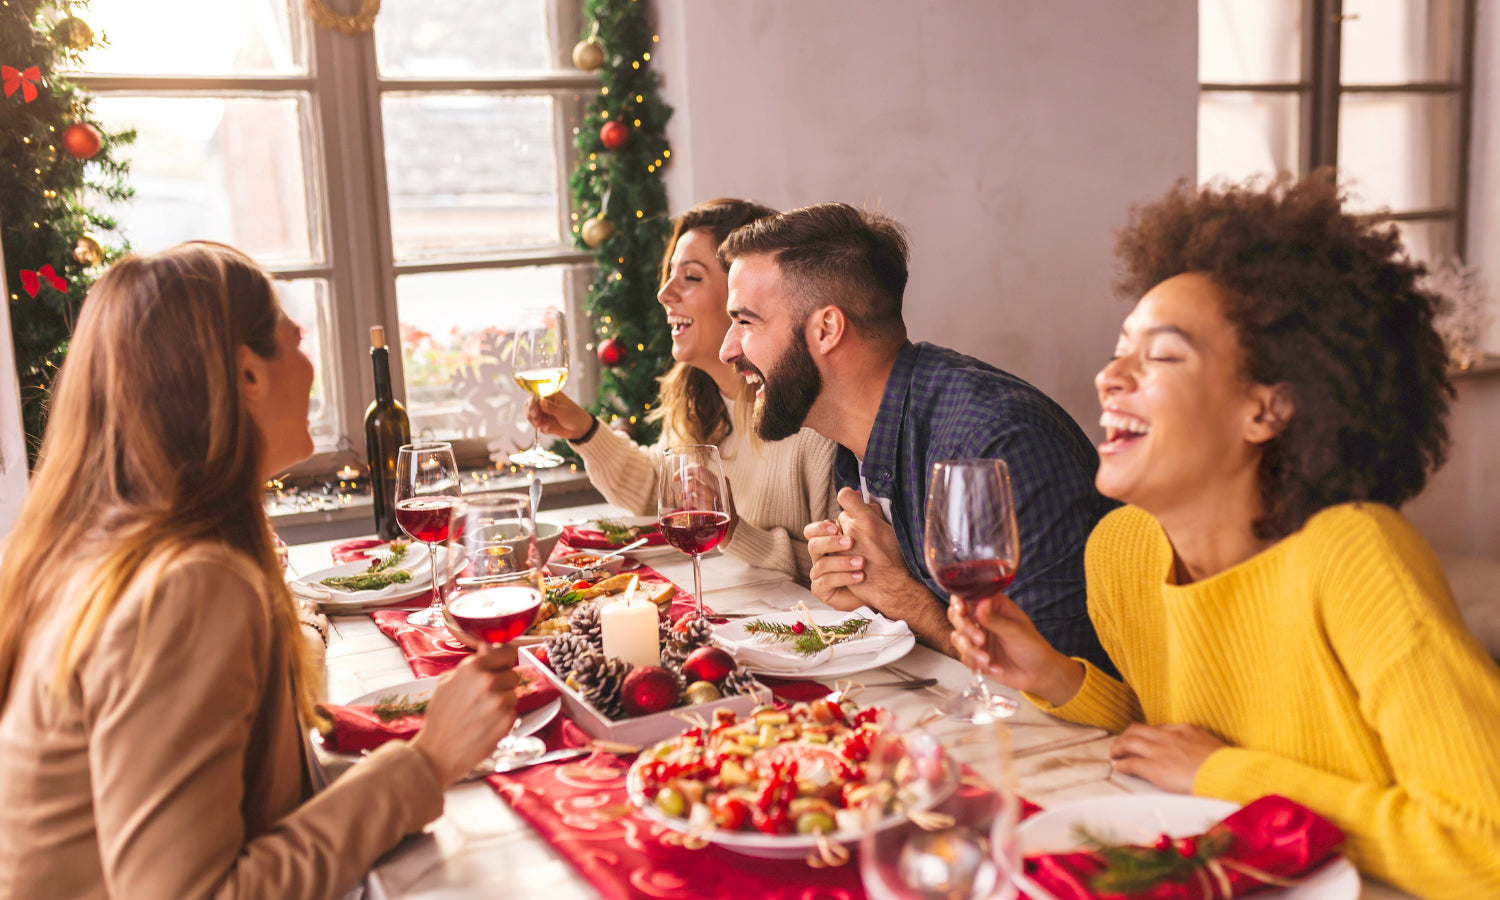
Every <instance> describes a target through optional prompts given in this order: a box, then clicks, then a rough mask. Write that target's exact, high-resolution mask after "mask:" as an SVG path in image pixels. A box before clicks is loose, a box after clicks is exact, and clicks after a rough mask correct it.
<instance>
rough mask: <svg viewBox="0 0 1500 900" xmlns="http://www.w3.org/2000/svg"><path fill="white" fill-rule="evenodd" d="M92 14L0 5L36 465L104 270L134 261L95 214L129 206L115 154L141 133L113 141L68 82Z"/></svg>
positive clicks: (5, 170) (17, 322)
mask: <svg viewBox="0 0 1500 900" xmlns="http://www.w3.org/2000/svg"><path fill="white" fill-rule="evenodd" d="M86 9H87V3H86V2H83V0H76V2H69V0H7V2H5V3H4V4H0V78H3V82H4V97H3V98H0V147H3V148H4V153H3V155H0V241H3V242H4V247H5V283H6V286H7V287H8V288H9V293H10V296H9V301H10V322H11V337H12V340H13V341H14V343H15V350H16V374H17V376H18V378H19V381H20V387H21V407H22V416H23V419H24V424H25V427H26V436H27V444H28V448H29V451H30V453H31V455H32V458H33V460H34V459H35V455H36V450H37V448H38V447H39V446H40V443H41V438H42V430H43V428H44V426H45V424H46V416H47V401H48V397H49V395H50V391H51V388H52V380H53V377H54V376H55V375H56V374H57V367H58V365H59V364H60V363H61V362H62V358H63V355H64V354H65V353H66V352H67V346H68V337H69V335H70V334H71V333H72V330H73V323H74V321H75V319H76V317H77V314H78V309H79V307H80V306H82V304H83V298H84V296H85V295H86V294H87V293H88V289H89V285H91V284H92V283H93V280H94V277H95V276H97V275H98V274H99V273H100V272H101V271H102V268H101V267H102V266H103V265H105V264H107V263H109V262H111V261H112V260H114V259H115V258H117V257H118V256H120V255H121V254H122V253H124V251H125V249H126V248H125V247H123V246H121V247H108V246H105V245H103V244H102V243H101V242H100V239H99V237H98V235H100V234H104V233H108V232H112V231H114V230H115V227H116V226H115V222H114V220H112V219H110V218H109V217H107V216H102V215H98V214H96V213H94V212H91V211H90V210H89V209H88V208H87V205H86V204H87V203H88V202H89V200H90V199H91V196H92V199H93V200H95V202H97V201H99V200H108V201H119V200H124V199H126V198H128V197H129V196H130V194H131V192H130V189H129V188H127V187H126V186H125V172H126V165H125V163H123V162H122V161H120V160H117V159H116V158H115V157H114V156H113V151H114V150H116V149H117V148H119V147H121V146H123V145H125V144H128V143H130V142H131V141H132V140H133V139H134V138H135V133H134V132H123V133H117V134H109V133H105V132H104V131H103V129H101V128H100V126H99V123H98V121H97V120H95V119H94V118H93V117H92V114H91V110H90V103H89V98H88V97H87V96H85V95H84V94H83V92H82V91H81V90H80V89H79V87H78V86H77V85H76V84H74V83H72V82H70V81H69V80H68V79H67V78H66V77H64V76H63V75H61V74H60V70H61V69H63V68H64V67H66V66H67V65H69V64H72V65H73V67H75V68H76V67H77V66H78V64H79V63H80V61H81V54H82V53H83V51H85V50H87V49H88V48H89V47H90V46H92V45H93V44H94V42H95V40H96V38H95V36H94V33H93V29H92V28H90V27H89V25H88V23H87V22H85V21H84V20H83V19H82V18H81V17H80V16H79V15H78V13H81V12H83V11H85V10H86Z"/></svg>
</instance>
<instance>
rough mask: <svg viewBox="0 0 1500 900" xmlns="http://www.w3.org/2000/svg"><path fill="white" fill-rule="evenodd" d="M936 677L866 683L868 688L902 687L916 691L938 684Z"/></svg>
mask: <svg viewBox="0 0 1500 900" xmlns="http://www.w3.org/2000/svg"><path fill="white" fill-rule="evenodd" d="M937 683H938V681H937V679H936V678H907V679H905V680H904V681H876V682H872V683H870V684H867V685H864V687H867V688H901V689H902V690H907V691H914V690H916V689H917V688H925V687H932V686H933V685H935V684H937Z"/></svg>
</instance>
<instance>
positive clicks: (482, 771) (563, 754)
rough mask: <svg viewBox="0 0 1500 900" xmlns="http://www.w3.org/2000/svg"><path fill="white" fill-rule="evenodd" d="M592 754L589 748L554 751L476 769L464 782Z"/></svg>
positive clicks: (568, 748) (567, 748) (569, 748)
mask: <svg viewBox="0 0 1500 900" xmlns="http://www.w3.org/2000/svg"><path fill="white" fill-rule="evenodd" d="M591 752H593V751H591V750H590V749H589V748H588V747H565V748H563V749H562V750H553V751H551V752H549V753H543V754H542V755H541V756H533V757H531V758H530V759H517V760H511V761H510V762H507V763H502V764H500V765H498V766H495V767H493V768H491V767H489V766H483V765H481V766H480V767H479V768H477V769H475V770H474V771H472V772H470V773H469V774H468V775H467V776H465V777H464V780H465V781H468V780H471V779H474V778H483V777H485V776H486V775H499V774H501V773H504V772H514V771H516V770H518V769H525V768H528V767H530V766H539V765H541V764H542V763H550V762H557V761H559V760H564V759H573V758H574V757H577V756H587V755H588V754H589V753H591Z"/></svg>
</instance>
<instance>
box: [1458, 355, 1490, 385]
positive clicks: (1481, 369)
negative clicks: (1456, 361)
mask: <svg viewBox="0 0 1500 900" xmlns="http://www.w3.org/2000/svg"><path fill="white" fill-rule="evenodd" d="M1495 375H1500V355H1497V354H1494V353H1486V354H1484V355H1483V356H1481V357H1480V358H1479V362H1476V363H1474V364H1473V365H1472V366H1466V367H1464V368H1462V369H1460V368H1456V367H1455V368H1451V369H1449V370H1448V377H1449V378H1452V379H1453V380H1454V381H1465V380H1468V379H1471V378H1488V377H1493V376H1495Z"/></svg>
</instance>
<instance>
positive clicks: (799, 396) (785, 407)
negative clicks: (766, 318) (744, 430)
mask: <svg viewBox="0 0 1500 900" xmlns="http://www.w3.org/2000/svg"><path fill="white" fill-rule="evenodd" d="M760 376H761V383H762V385H764V387H763V391H764V393H763V394H762V395H761V400H760V402H759V403H757V404H756V405H755V433H756V435H758V436H759V437H760V439H761V440H763V441H781V440H785V439H787V438H789V437H791V436H792V435H794V434H796V433H797V432H798V431H801V430H802V423H803V422H805V421H806V420H807V414H808V412H809V411H810V410H811V409H812V405H813V403H814V402H815V401H816V400H817V399H818V394H820V393H821V392H822V390H823V376H822V374H821V373H819V372H818V366H817V364H816V363H814V362H813V358H812V353H811V352H810V351H809V350H808V349H807V340H806V339H805V338H804V337H803V336H802V335H801V334H796V333H794V334H793V335H792V343H791V348H790V349H788V350H787V352H786V353H784V354H782V356H781V358H780V359H778V360H777V361H776V364H775V365H774V366H773V367H772V368H771V372H770V374H769V375H767V374H766V373H764V372H762V373H760Z"/></svg>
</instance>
